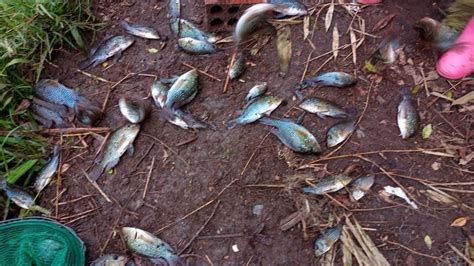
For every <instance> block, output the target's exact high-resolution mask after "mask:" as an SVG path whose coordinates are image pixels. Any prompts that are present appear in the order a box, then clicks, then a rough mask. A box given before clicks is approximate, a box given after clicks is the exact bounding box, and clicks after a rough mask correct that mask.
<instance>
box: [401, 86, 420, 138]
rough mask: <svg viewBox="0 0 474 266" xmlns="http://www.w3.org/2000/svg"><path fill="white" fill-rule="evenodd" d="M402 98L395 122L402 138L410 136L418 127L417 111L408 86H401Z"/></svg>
mask: <svg viewBox="0 0 474 266" xmlns="http://www.w3.org/2000/svg"><path fill="white" fill-rule="evenodd" d="M402 92H403V98H402V101H401V102H400V104H399V105H398V114H397V124H398V128H399V129H400V133H401V136H402V139H408V138H409V137H411V136H412V135H413V134H414V133H415V131H416V129H417V128H418V120H419V118H418V112H417V111H416V109H415V106H414V105H413V103H412V100H411V92H410V90H409V89H408V88H406V87H405V88H403V89H402Z"/></svg>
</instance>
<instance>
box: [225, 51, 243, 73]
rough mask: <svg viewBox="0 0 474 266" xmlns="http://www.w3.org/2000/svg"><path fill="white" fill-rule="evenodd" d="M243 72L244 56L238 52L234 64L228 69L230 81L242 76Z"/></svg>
mask: <svg viewBox="0 0 474 266" xmlns="http://www.w3.org/2000/svg"><path fill="white" fill-rule="evenodd" d="M244 71H245V56H244V54H243V53H242V52H239V53H238V54H237V55H236V57H235V60H234V63H233V64H232V65H231V66H230V68H229V77H230V79H236V78H238V77H240V75H242V73H244Z"/></svg>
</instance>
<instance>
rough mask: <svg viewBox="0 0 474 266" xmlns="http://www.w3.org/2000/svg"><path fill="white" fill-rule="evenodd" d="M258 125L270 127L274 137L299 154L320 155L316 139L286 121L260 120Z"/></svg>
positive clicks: (294, 124) (306, 131)
mask: <svg viewBox="0 0 474 266" xmlns="http://www.w3.org/2000/svg"><path fill="white" fill-rule="evenodd" d="M260 123H262V124H264V125H268V126H272V127H274V128H272V129H271V130H270V132H271V133H273V134H274V135H276V136H277V137H278V139H280V141H281V142H283V144H285V145H286V146H288V147H289V148H290V149H292V150H293V151H296V152H300V153H320V152H321V146H319V143H318V141H317V140H316V138H315V137H314V136H313V134H311V133H310V132H309V131H308V130H307V129H306V128H304V127H303V126H300V125H298V124H296V123H294V122H292V121H290V120H287V119H271V118H266V117H264V118H262V119H260Z"/></svg>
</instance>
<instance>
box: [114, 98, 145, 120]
mask: <svg viewBox="0 0 474 266" xmlns="http://www.w3.org/2000/svg"><path fill="white" fill-rule="evenodd" d="M119 108H120V112H121V113H122V115H123V116H124V117H125V118H126V119H127V120H128V121H130V123H133V124H137V123H140V122H142V121H143V120H145V117H146V116H147V113H146V108H145V106H144V104H143V103H141V102H138V101H132V100H128V99H125V98H124V97H121V98H120V100H119Z"/></svg>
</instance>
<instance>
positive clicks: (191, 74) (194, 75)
mask: <svg viewBox="0 0 474 266" xmlns="http://www.w3.org/2000/svg"><path fill="white" fill-rule="evenodd" d="M197 84H198V72H197V70H195V69H193V70H190V71H188V72H186V73H184V74H183V75H181V76H180V77H179V78H178V79H177V80H176V81H175V83H173V85H172V86H171V88H170V89H169V91H168V95H167V96H166V101H165V107H166V108H168V109H170V110H173V109H176V108H179V107H181V106H183V105H185V104H187V103H189V102H191V101H192V100H193V99H194V97H195V96H196V94H197V92H198V86H197Z"/></svg>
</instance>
